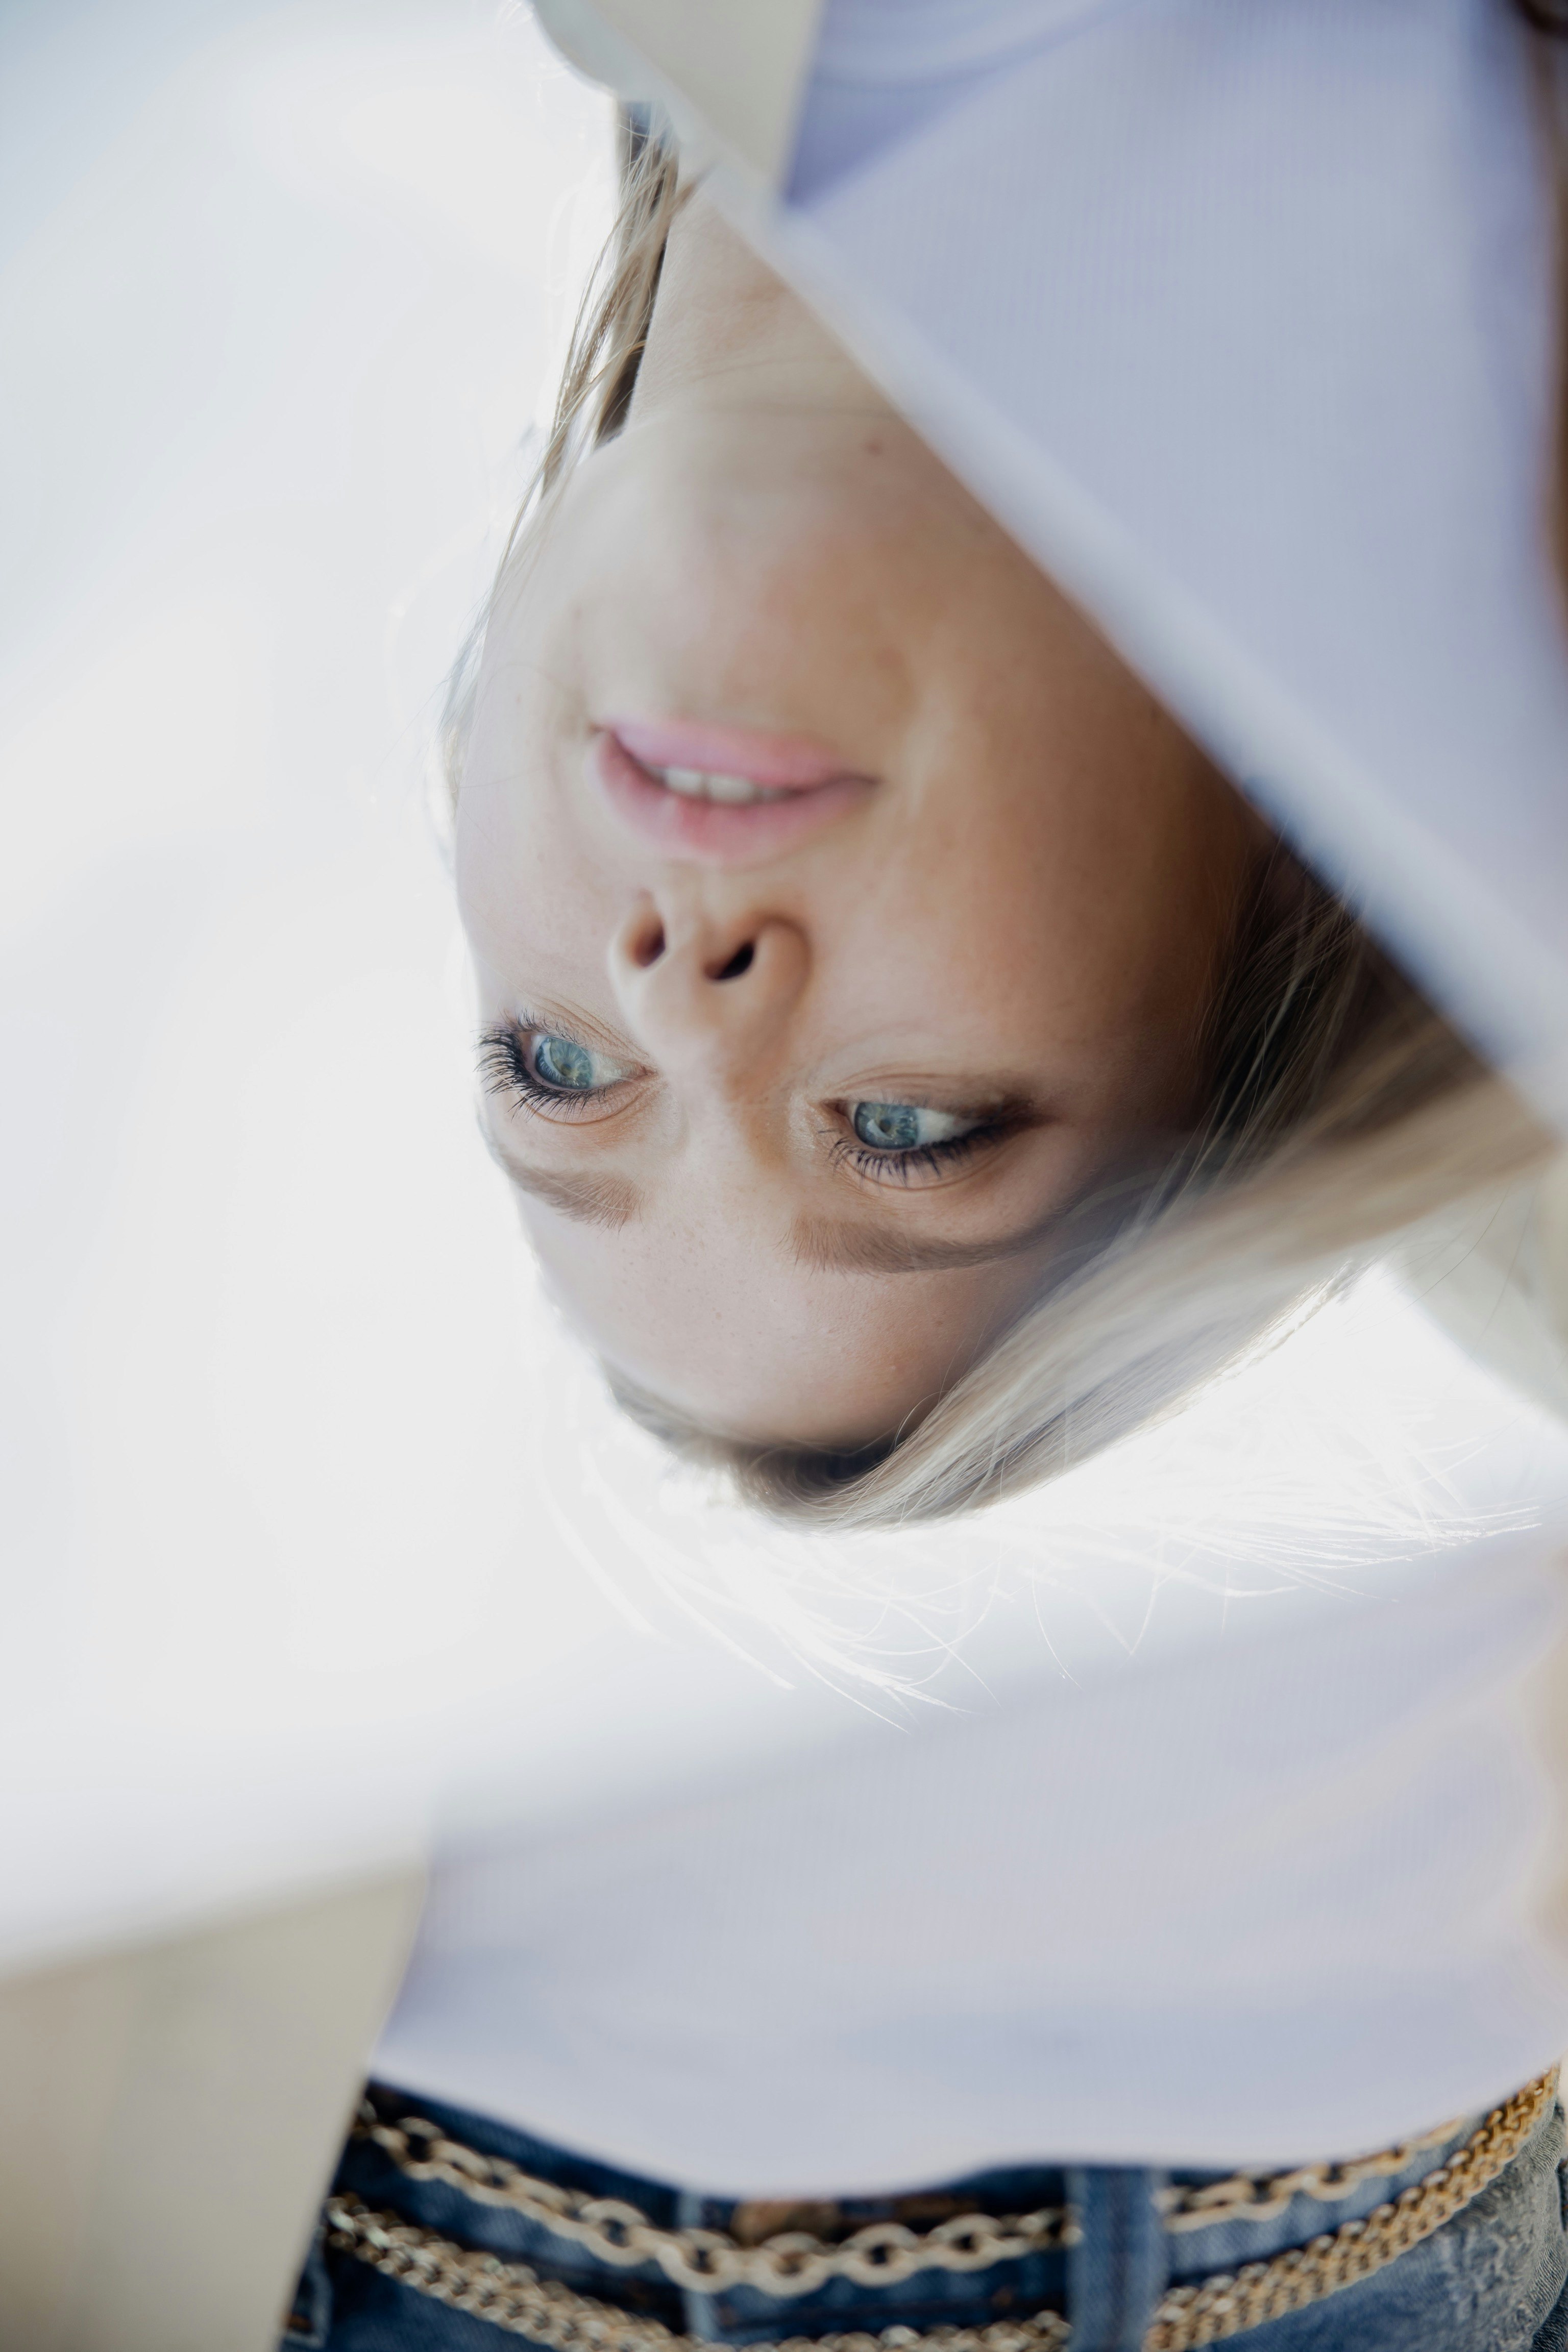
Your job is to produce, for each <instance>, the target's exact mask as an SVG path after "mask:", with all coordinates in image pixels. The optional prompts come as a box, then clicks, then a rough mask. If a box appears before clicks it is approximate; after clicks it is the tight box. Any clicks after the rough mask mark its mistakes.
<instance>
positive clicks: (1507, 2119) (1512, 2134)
mask: <svg viewBox="0 0 1568 2352" xmlns="http://www.w3.org/2000/svg"><path fill="white" fill-rule="evenodd" d="M1556 2092H1557V2072H1556V2069H1555V2068H1553V2069H1552V2073H1551V2074H1542V2076H1540V2078H1539V2079H1538V2080H1537V2081H1536V2082H1533V2083H1531V2084H1527V2085H1526V2087H1525V2088H1524V2089H1523V2090H1522V2091H1517V2092H1515V2094H1514V2095H1513V2097H1512V2098H1511V2099H1509V2100H1507V2101H1506V2102H1505V2103H1504V2105H1502V2106H1500V2107H1494V2108H1493V2110H1492V2112H1491V2114H1490V2115H1489V2116H1488V2117H1487V2119H1486V2121H1485V2122H1484V2123H1483V2124H1482V2125H1481V2126H1480V2127H1479V2130H1478V2131H1475V2132H1473V2133H1472V2134H1471V2136H1470V2137H1469V2138H1468V2140H1467V2141H1466V2142H1465V2145H1464V2147H1462V2148H1460V2149H1458V2151H1457V2152H1456V2154H1455V2155H1454V2156H1452V2157H1451V2158H1449V2159H1448V2161H1447V2163H1446V2164H1440V2165H1439V2166H1438V2167H1437V2168H1436V2171H1434V2172H1429V2173H1428V2174H1427V2176H1426V2179H1425V2180H1419V2181H1417V2182H1416V2183H1415V2187H1414V2188H1411V2189H1403V2190H1401V2192H1400V2194H1399V2195H1398V2196H1397V2197H1396V2198H1394V2200H1393V2202H1392V2203H1391V2204H1387V2205H1380V2206H1378V2207H1377V2209H1376V2210H1375V2211H1373V2212H1371V2213H1369V2214H1368V2215H1367V2216H1366V2219H1365V2220H1364V2221H1346V2222H1344V2223H1343V2224H1342V2227H1341V2228H1339V2229H1338V2230H1335V2231H1332V2232H1331V2234H1329V2235H1326V2236H1323V2237H1321V2238H1314V2239H1312V2240H1311V2242H1310V2243H1309V2244H1308V2245H1305V2246H1295V2247H1292V2248H1291V2249H1290V2251H1289V2252H1288V2253H1283V2254H1276V2255H1275V2257H1274V2258H1273V2260H1272V2261H1271V2262H1267V2263H1245V2264H1244V2265H1243V2266H1242V2268H1241V2269H1239V2270H1237V2271H1235V2272H1222V2273H1217V2274H1216V2275H1215V2276H1213V2277H1211V2278H1206V2279H1201V2280H1199V2281H1198V2282H1197V2283H1196V2284H1194V2285H1192V2286H1178V2287H1173V2288H1172V2289H1171V2290H1170V2292H1169V2293H1168V2294H1165V2295H1164V2296H1163V2298H1162V2300H1161V2302H1160V2304H1159V2305H1158V2306H1157V2308H1156V2310H1155V2313H1154V2318H1153V2324H1152V2326H1151V2327H1150V2330H1149V2333H1148V2335H1147V2336H1145V2337H1144V2339H1143V2352H1198V2347H1200V2346H1202V2345H1205V2344H1215V2343H1217V2342H1219V2340H1220V2339H1221V2338H1222V2337H1224V2336H1239V2335H1241V2334H1242V2332H1243V2331H1244V2330H1245V2329H1247V2328H1248V2327H1260V2326H1262V2325H1263V2323H1264V2321H1265V2320H1268V2319H1279V2318H1282V2317H1283V2316H1284V2315H1285V2314H1286V2313H1287V2312H1289V2311H1299V2310H1300V2308H1301V2306H1302V2305H1304V2304H1309V2303H1318V2302H1320V2301H1321V2299H1322V2297H1323V2296H1324V2295H1328V2294H1338V2293H1339V2292H1340V2291H1341V2289H1342V2288H1344V2287H1348V2286H1354V2285H1355V2284H1356V2283H1357V2282H1358V2280H1361V2279H1363V2278H1370V2277H1371V2276H1372V2275H1373V2272H1374V2271H1380V2270H1382V2269H1384V2267H1385V2265H1386V2264H1387V2263H1392V2262H1394V2261H1395V2260H1397V2258H1398V2256H1399V2255H1401V2254H1403V2253H1407V2252H1409V2250H1410V2248H1411V2247H1412V2246H1416V2245H1419V2244H1420V2242H1421V2241H1422V2239H1423V2238H1429V2237H1430V2236H1431V2235H1432V2233H1433V2231H1435V2230H1440V2229H1441V2228H1442V2226H1443V2224H1444V2222H1445V2221H1451V2220H1452V2218H1453V2216H1454V2215H1455V2214H1456V2213H1458V2211H1459V2210H1460V2209H1461V2207H1463V2206H1466V2205H1468V2203H1469V2201H1470V2200H1471V2198H1472V2197H1479V2194H1480V2192H1481V2190H1482V2189H1485V2188H1486V2186H1487V2184H1488V2183H1489V2181H1492V2180H1495V2179H1497V2176H1498V2174H1499V2173H1500V2172H1501V2171H1502V2169H1503V2168H1504V2167H1505V2165H1508V2164H1511V2162H1512V2161H1513V2158H1515V2157H1516V2156H1517V2155H1518V2154H1519V2151H1520V2149H1521V2147H1523V2146H1524V2143H1525V2141H1526V2140H1527V2139H1528V2138H1529V2137H1530V2136H1531V2132H1532V2131H1533V2130H1534V2129H1535V2126H1536V2125H1537V2124H1538V2123H1539V2122H1540V2120H1541V2118H1542V2115H1543V2114H1544V2113H1545V2111H1546V2109H1547V2107H1548V2106H1549V2105H1551V2103H1552V2099H1553V2098H1554V2097H1555V2095H1556Z"/></svg>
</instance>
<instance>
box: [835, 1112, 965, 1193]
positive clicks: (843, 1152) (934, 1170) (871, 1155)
mask: <svg viewBox="0 0 1568 2352" xmlns="http://www.w3.org/2000/svg"><path fill="white" fill-rule="evenodd" d="M1001 1131H1002V1130H1001V1129H1000V1127H997V1126H991V1127H974V1128H971V1129H970V1131H969V1133H968V1134H967V1135H955V1136H953V1137H952V1139H951V1140H950V1141H948V1142H946V1143H917V1144H916V1145H914V1146H913V1148H912V1149H911V1150H909V1151H868V1150H866V1148H865V1146H864V1145H863V1144H858V1143H857V1142H855V1141H854V1140H853V1139H852V1138H851V1137H849V1136H847V1135H838V1136H835V1137H834V1139H833V1144H832V1150H831V1152H830V1154H829V1156H830V1158H831V1159H832V1160H833V1162H834V1165H835V1166H836V1167H839V1168H853V1169H856V1170H857V1171H858V1172H859V1173H860V1174H861V1175H863V1176H867V1177H869V1178H870V1180H871V1181H872V1182H873V1183H876V1184H907V1183H908V1182H909V1181H910V1177H911V1175H912V1174H913V1173H914V1171H916V1170H917V1169H923V1170H924V1171H925V1172H926V1173H927V1174H928V1175H931V1176H942V1175H945V1174H946V1173H947V1171H948V1170H949V1169H950V1168H952V1167H955V1166H956V1165H957V1163H958V1162H959V1160H966V1159H967V1158H968V1157H969V1155H970V1153H971V1152H973V1151H974V1150H978V1148H979V1147H980V1145H982V1144H983V1143H989V1142H991V1141H992V1140H993V1139H994V1137H996V1136H997V1135H999V1134H1000V1133H1001Z"/></svg>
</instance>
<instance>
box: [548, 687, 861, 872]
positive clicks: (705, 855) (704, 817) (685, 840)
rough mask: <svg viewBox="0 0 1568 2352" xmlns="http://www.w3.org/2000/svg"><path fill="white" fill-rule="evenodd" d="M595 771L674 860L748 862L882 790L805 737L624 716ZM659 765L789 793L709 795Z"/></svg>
mask: <svg viewBox="0 0 1568 2352" xmlns="http://www.w3.org/2000/svg"><path fill="white" fill-rule="evenodd" d="M588 768H589V773H590V774H591V775H592V777H593V778H594V781H595V783H596V784H597V785H598V787H599V789H600V791H601V792H602V793H603V794H604V795H605V800H606V801H607V802H608V803H609V806H610V808H611V809H612V811H613V812H614V814H616V816H617V817H618V818H619V819H620V820H621V822H622V823H623V824H626V826H627V827H628V828H629V830H630V831H632V832H633V833H635V834H636V835H637V836H638V838H639V840H642V841H645V842H646V843H647V845H648V846H649V848H650V849H657V850H658V851H659V852H660V853H661V855H663V856H666V857H678V858H688V859H691V860H693V861H695V862H696V863H698V864H700V865H704V866H746V865H751V864H753V863H754V862H756V861H757V860H758V859H761V858H764V857H769V856H773V855H774V854H775V853H776V852H778V851H780V850H784V849H786V848H793V847H794V846H795V844H796V843H797V842H799V841H802V840H804V839H805V836H806V835H808V834H812V833H815V832H816V831H817V830H818V829H819V828H820V827H821V826H823V825H825V824H832V822H833V821H834V819H835V818H837V817H839V816H842V815H844V814H846V812H847V810H849V809H851V808H855V807H857V806H858V804H859V803H861V802H862V801H864V800H865V799H866V797H867V795H868V793H871V792H872V791H873V790H874V789H875V787H874V784H873V782H872V780H871V778H870V777H869V776H851V775H846V774H845V772H844V770H843V769H842V768H841V767H840V766H839V765H838V763H837V761H836V760H835V759H834V758H833V756H832V754H831V753H830V752H827V751H824V750H823V748H822V746H821V745H820V744H817V743H814V742H812V741H811V740H809V739H808V738H807V737H805V736H797V735H764V734H760V733H755V732H753V731H752V730H751V729H750V728H740V727H699V726H691V725H688V724H687V723H686V722H685V721H684V720H680V719H672V720H664V719H615V720H613V721H612V722H611V723H610V724H609V725H608V726H607V727H605V728H604V729H602V730H600V732H599V733H598V734H596V735H595V738H594V741H593V745H592V748H591V750H590V752H589V758H588ZM650 768H700V769H703V770H704V771H706V772H708V773H709V774H710V775H724V776H743V777H744V778H745V779H746V781H747V782H748V783H752V784H760V785H762V786H763V789H764V790H765V791H768V792H778V793H787V794H788V798H787V799H784V800H776V801H752V802H750V803H741V804H740V805H739V806H737V805H736V804H735V803H733V802H724V801H700V800H694V799H691V798H689V797H688V796H687V795H686V794H684V793H672V792H671V791H670V790H669V789H668V786H667V785H665V784H662V783H660V782H658V778H657V777H655V776H652V775H650V774H649V773H648V770H649V769H650Z"/></svg>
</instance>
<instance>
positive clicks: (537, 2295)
mask: <svg viewBox="0 0 1568 2352" xmlns="http://www.w3.org/2000/svg"><path fill="white" fill-rule="evenodd" d="M327 2231H328V2238H327V2242H328V2244H329V2245H331V2247H333V2248H334V2249H335V2250H336V2251H337V2252H342V2253H350V2254H353V2255H354V2256H356V2257H357V2259H358V2260H359V2261H360V2262H362V2263H369V2264H370V2266H371V2267H372V2269H374V2270H377V2271H379V2272H380V2273H382V2275H383V2276H384V2277H385V2278H392V2279H396V2280H398V2281H400V2282H401V2283H402V2284H404V2285H405V2286H411V2287H413V2288H415V2289H416V2292H417V2293H418V2294H427V2295H431V2296H433V2297H434V2298H435V2300H436V2301H437V2303H445V2304H448V2305H450V2306H451V2307H452V2309H453V2310H454V2311H466V2312H468V2314H469V2315H471V2316H472V2317H473V2318H475V2319H488V2320H489V2323H490V2325H491V2326H493V2327H501V2328H504V2329H505V2330H506V2331H507V2332H508V2334H510V2335H512V2336H527V2337H528V2338H529V2339H530V2340H531V2342H532V2343H534V2344H539V2345H542V2346H544V2347H546V2352H713V2347H712V2345H711V2344H710V2343H709V2342H708V2341H707V2339H706V2338H705V2337H702V2336H680V2335H678V2334H677V2333H676V2331H675V2330H674V2329H673V2328H671V2327H666V2326H665V2325H664V2323H663V2321H662V2320H658V2319H644V2318H639V2317H638V2316H637V2315H636V2314H635V2313H633V2312H629V2311H620V2310H617V2309H616V2306H615V2305H613V2304H607V2303H599V2302H597V2301H595V2298H594V2297H593V2296H592V2295H586V2294H577V2293H576V2292H575V2291H574V2289H573V2288H571V2287H568V2286H563V2285H562V2284H560V2282H559V2281H558V2280H555V2279H542V2278H540V2277H539V2275H538V2273H536V2272H534V2271H531V2270H530V2268H529V2266H528V2264H527V2263H509V2262H503V2261H502V2260H501V2259H500V2256H499V2255H498V2254H484V2253H476V2252H472V2251H471V2250H470V2249H469V2248H468V2247H466V2246H458V2245H455V2244H454V2243H453V2242H452V2241H451V2240H450V2239H449V2238H441V2237H437V2234H436V2233H435V2231H431V2230H421V2229H416V2228H415V2227H414V2226H413V2225H412V2224H410V2223H408V2222H405V2221H399V2220H398V2218H397V2216H396V2214H395V2213H377V2212H374V2211H373V2210H371V2208H370V2207H369V2206H367V2205H365V2204H363V2202H362V2201H361V2200H360V2199H359V2198H357V2197H336V2196H335V2197H330V2198H329V2199H328V2200H327ZM1067 2346H1068V2324H1067V2322H1066V2320H1065V2319H1063V2318H1062V2317H1061V2315H1060V2314H1059V2313H1058V2312H1054V2311H1042V2312H1040V2313H1038V2314H1037V2315H1035V2316H1034V2317H1032V2318H1029V2319H1013V2320H994V2321H993V2322H992V2323H991V2324H990V2325H989V2326H985V2327H934V2328H930V2329H926V2330H924V2331H921V2330H920V2329H917V2328H913V2327H885V2328H883V2329H882V2330H881V2332H880V2334H879V2335H871V2334H869V2333H867V2332H864V2331H859V2332H856V2333H854V2334H849V2335H842V2336H785V2337H784V2339H783V2340H782V2341H781V2342H778V2343H774V2344H771V2345H770V2346H769V2347H768V2352H1066V2347H1067Z"/></svg>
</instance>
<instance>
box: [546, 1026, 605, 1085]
mask: <svg viewBox="0 0 1568 2352" xmlns="http://www.w3.org/2000/svg"><path fill="white" fill-rule="evenodd" d="M597 1059H598V1056H597V1055H595V1054H591V1053H590V1052H589V1051H588V1048H587V1047H586V1045H574V1044H573V1042H572V1040H571V1038H570V1037H536V1038H535V1039H534V1041H533V1067H534V1071H535V1073H536V1075H537V1076H539V1077H541V1078H542V1079H543V1081H544V1083H545V1085H546V1086H547V1087H560V1088H561V1090H562V1092H563V1094H591V1093H592V1092H593V1090H594V1088H595V1087H597V1086H603V1085H605V1083H606V1081H605V1079H603V1078H600V1077H598V1076H596V1075H595V1067H594V1065H595V1062H596V1061H597Z"/></svg>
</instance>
